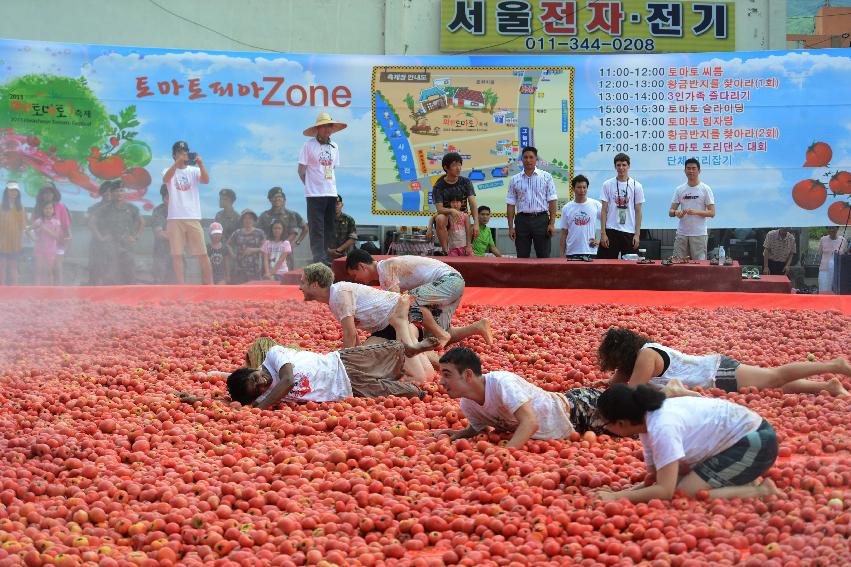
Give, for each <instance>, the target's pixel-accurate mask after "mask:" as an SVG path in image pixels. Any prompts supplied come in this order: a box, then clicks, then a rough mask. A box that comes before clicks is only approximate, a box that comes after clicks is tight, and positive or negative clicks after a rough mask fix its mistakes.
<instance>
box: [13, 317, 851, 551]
mask: <svg viewBox="0 0 851 567" xmlns="http://www.w3.org/2000/svg"><path fill="white" fill-rule="evenodd" d="M481 316H487V317H489V318H490V319H491V322H492V324H493V328H494V331H495V341H494V344H493V345H490V346H488V345H485V344H484V342H482V341H481V340H480V339H474V340H471V341H468V343H467V344H468V346H471V347H472V348H474V349H476V350H477V352H479V353H480V355H481V357H482V360H483V365H484V367H485V370H491V369H504V370H511V371H514V372H516V373H518V374H520V375H521V376H524V377H526V378H527V379H528V380H530V381H532V382H534V383H536V384H538V385H540V386H541V387H543V388H545V389H547V390H551V391H558V390H566V389H569V388H573V387H577V386H580V385H599V384H600V383H601V380H602V379H604V378H605V376H604V375H603V374H602V373H601V372H600V371H599V370H598V369H597V367H596V355H595V352H596V347H597V344H598V341H599V338H600V336H601V335H602V333H603V332H605V330H606V329H607V328H609V327H610V326H612V325H622V326H626V327H629V328H632V329H633V330H636V331H638V332H642V333H645V334H648V335H650V336H651V337H652V338H654V339H655V340H658V341H660V342H663V343H665V344H667V345H669V346H672V347H675V348H679V349H681V350H685V351H688V352H691V353H705V352H723V353H726V354H728V355H730V356H733V357H734V358H737V359H739V360H740V361H742V362H745V363H750V364H761V365H777V364H782V363H785V362H791V361H797V360H805V359H807V358H808V355H813V356H814V357H815V358H816V359H818V360H827V359H830V358H833V357H835V356H839V355H846V356H847V355H848V344H849V328H851V321H849V318H848V317H844V316H842V315H840V314H839V313H835V312H818V311H781V310H747V309H729V308H725V309H694V308H688V309H684V308H678V307H664V308H661V307H657V308H649V307H630V306H617V305H589V306H548V305H539V306H501V307H492V306H474V307H468V308H463V309H462V310H461V311H460V312H459V313H458V315H457V316H456V319H457V320H458V321H460V322H470V321H473V320H475V319H477V318H479V317H481ZM0 318H2V320H3V321H4V324H3V325H2V329H0V565H18V564H26V565H58V566H77V565H102V566H106V567H108V566H113V565H152V566H153V565H171V564H177V563H181V564H186V565H257V564H271V565H304V564H308V565H314V564H315V565H331V564H336V565H394V566H395V565H450V564H462V565H488V564H496V565H544V564H547V563H552V564H564V563H566V562H572V563H577V564H582V565H623V564H631V563H642V562H645V563H646V564H649V565H675V566H679V565H682V566H689V565H706V564H714V565H732V564H745V565H760V566H766V565H769V566H770V565H776V566H781V565H782V566H791V565H842V564H849V563H851V552H849V545H848V537H849V535H851V528H849V524H851V491H849V486H851V457H849V450H851V414H849V403H848V401H847V398H845V399H841V398H833V397H830V396H829V395H827V394H821V395H818V396H816V395H784V394H783V393H782V392H780V391H767V392H762V393H759V394H757V393H755V392H742V393H736V394H723V393H721V392H720V391H717V390H713V391H709V392H706V395H713V396H722V395H725V396H727V397H728V398H729V399H731V400H732V401H735V402H737V403H742V404H745V405H747V406H749V407H751V408H753V409H754V410H755V411H757V412H759V413H760V414H761V415H763V416H764V417H766V418H767V419H768V420H769V421H771V423H772V424H773V425H774V427H775V428H776V429H777V431H778V434H779V436H780V438H781V458H780V459H779V460H778V462H777V464H776V465H775V466H774V467H773V468H772V470H771V472H770V474H771V476H772V478H774V479H775V481H776V482H777V484H778V486H779V487H780V488H781V489H782V490H783V491H784V492H785V496H784V497H782V498H777V497H771V498H769V499H766V500H757V499H749V500H734V501H714V500H713V501H707V500H704V499H699V498H698V499H686V498H684V497H682V496H679V495H678V496H677V497H675V498H674V499H673V500H672V501H670V502H661V501H652V502H649V503H646V504H637V505H632V504H629V503H626V502H610V503H606V504H603V503H600V502H599V501H597V500H595V499H594V497H593V494H592V491H593V489H595V488H597V487H600V486H612V487H615V488H623V487H625V486H627V485H629V484H631V483H634V482H636V481H638V480H640V479H642V478H643V473H644V465H643V463H642V461H641V451H640V445H639V444H638V442H637V441H636V440H631V439H615V438H609V437H608V436H605V435H604V436H600V437H595V436H593V435H587V436H586V437H584V438H581V439H580V438H574V439H570V440H557V441H531V442H530V443H528V445H527V446H526V447H525V448H524V450H513V449H511V450H509V449H506V448H504V447H503V446H501V444H502V445H504V442H505V440H506V438H507V437H506V436H505V435H497V434H495V433H490V434H488V435H482V436H480V437H479V438H476V439H471V440H462V441H458V442H456V443H450V442H449V441H448V440H447V439H446V438H445V437H444V438H441V439H435V438H434V437H432V436H431V435H430V433H429V430H431V429H435V428H445V427H457V428H460V427H463V426H464V425H465V421H464V419H463V415H461V414H460V412H459V410H458V405H457V402H455V401H453V400H450V399H449V398H448V397H447V396H446V395H445V394H444V393H442V392H441V390H440V388H439V387H438V386H437V384H435V383H432V384H428V385H427V386H426V389H427V390H428V392H429V394H428V395H427V396H426V397H425V399H423V400H407V399H400V398H386V399H384V398H380V399H372V400H368V399H357V398H356V399H351V400H347V401H342V402H334V403H326V404H315V403H308V404H304V405H295V404H290V405H286V404H285V405H283V406H281V407H279V408H276V409H274V410H271V411H260V410H257V409H249V408H242V407H239V406H237V405H235V404H228V403H226V402H223V401H206V402H200V403H197V404H195V405H188V404H183V403H180V402H179V401H178V400H177V398H176V397H175V395H174V393H175V392H176V391H191V392H194V393H197V394H206V395H210V396H221V395H222V393H223V392H224V390H225V386H224V381H223V380H222V379H220V378H215V379H213V378H207V377H206V376H203V375H202V373H204V372H207V371H210V370H230V369H232V368H234V367H237V366H239V365H241V363H242V361H243V359H244V353H245V349H246V346H247V345H248V344H249V343H250V342H251V341H252V340H254V339H255V338H257V337H258V336H264V335H267V336H271V337H274V338H275V339H277V340H278V341H279V342H281V343H284V344H297V345H300V346H301V347H305V348H309V349H313V350H316V351H322V352H325V351H330V350H334V349H336V348H339V346H340V342H341V333H340V329H339V326H338V325H337V324H336V322H335V321H333V320H332V319H331V317H330V315H329V314H328V312H327V308H326V307H325V306H322V305H317V304H304V303H299V302H293V301H283V302H271V301H240V302H207V303H203V302H202V303H189V304H184V303H178V302H172V303H158V304H139V305H132V306H127V305H119V304H112V303H108V302H79V301H54V302H50V303H31V302H27V303H25V302H16V301H4V302H0ZM809 358H813V357H809ZM843 383H844V384H845V386H846V387H851V384H849V383H848V380H847V379H845V380H844V382H843Z"/></svg>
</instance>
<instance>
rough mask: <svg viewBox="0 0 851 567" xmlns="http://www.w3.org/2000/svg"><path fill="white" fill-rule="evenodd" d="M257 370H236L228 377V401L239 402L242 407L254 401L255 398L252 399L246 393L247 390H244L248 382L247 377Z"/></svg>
mask: <svg viewBox="0 0 851 567" xmlns="http://www.w3.org/2000/svg"><path fill="white" fill-rule="evenodd" d="M255 370H257V369H256V368H247V367H246V368H237V369H236V370H234V371H233V372H231V375H230V376H228V394H230V399H232V400H233V401H235V402H239V403H241V404H242V405H244V406H247V405H249V404H251V403H253V402H254V400H256V399H257V398H256V397H252V396H251V395H249V393H248V388H246V383H247V382H248V377H249V376H251V374H252V373H253V372H254V371H255Z"/></svg>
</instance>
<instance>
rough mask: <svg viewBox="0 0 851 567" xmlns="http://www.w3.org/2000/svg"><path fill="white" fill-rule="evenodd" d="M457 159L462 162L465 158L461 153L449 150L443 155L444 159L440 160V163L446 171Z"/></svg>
mask: <svg viewBox="0 0 851 567" xmlns="http://www.w3.org/2000/svg"><path fill="white" fill-rule="evenodd" d="M456 161H457V162H458V163H461V164H463V163H464V159H463V158H462V157H461V154H459V153H458V152H449V153H447V154H444V155H443V159H442V160H440V165H441V166H443V171H446V170H448V169H449V166H450V165H452V164H453V163H455V162H456Z"/></svg>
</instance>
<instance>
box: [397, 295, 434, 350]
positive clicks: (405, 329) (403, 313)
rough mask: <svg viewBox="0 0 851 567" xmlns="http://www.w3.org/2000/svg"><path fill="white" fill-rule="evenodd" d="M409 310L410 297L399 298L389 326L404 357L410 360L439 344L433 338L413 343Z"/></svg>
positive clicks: (401, 296) (402, 296) (413, 333)
mask: <svg viewBox="0 0 851 567" xmlns="http://www.w3.org/2000/svg"><path fill="white" fill-rule="evenodd" d="M410 309H411V297H410V296H409V295H408V294H407V293H403V294H402V295H400V296H399V301H397V302H396V307H394V308H393V312H392V313H390V326H391V327H393V330H394V331H396V338H397V339H398V340H399V342H401V343H402V345H404V347H405V356H406V357H408V358H410V357H412V356H416V355H418V354H420V353H421V352H425V351H427V350H434V349H435V348H436V347H437V346H438V345H439V344H440V343H439V341H438V340H437V339H436V338H435V337H426V338H425V339H424V340H422V341H420V342H414V337H415V336H416V334H415V331H414V332H412V331H411V327H410V325H411V323H410V322H409V321H408V312H409V311H410Z"/></svg>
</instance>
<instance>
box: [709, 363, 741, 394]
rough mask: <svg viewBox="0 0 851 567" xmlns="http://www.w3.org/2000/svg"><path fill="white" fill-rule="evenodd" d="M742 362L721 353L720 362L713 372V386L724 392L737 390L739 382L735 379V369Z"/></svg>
mask: <svg viewBox="0 0 851 567" xmlns="http://www.w3.org/2000/svg"><path fill="white" fill-rule="evenodd" d="M741 365H742V363H741V362H739V361H738V360H736V359H734V358H730V357H729V356H726V355H724V354H722V355H721V364H720V365H719V366H718V371H717V372H715V387H716V388H721V389H722V390H724V391H725V392H738V391H739V382H738V381H737V380H736V369H737V368H738V367H739V366H741Z"/></svg>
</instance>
